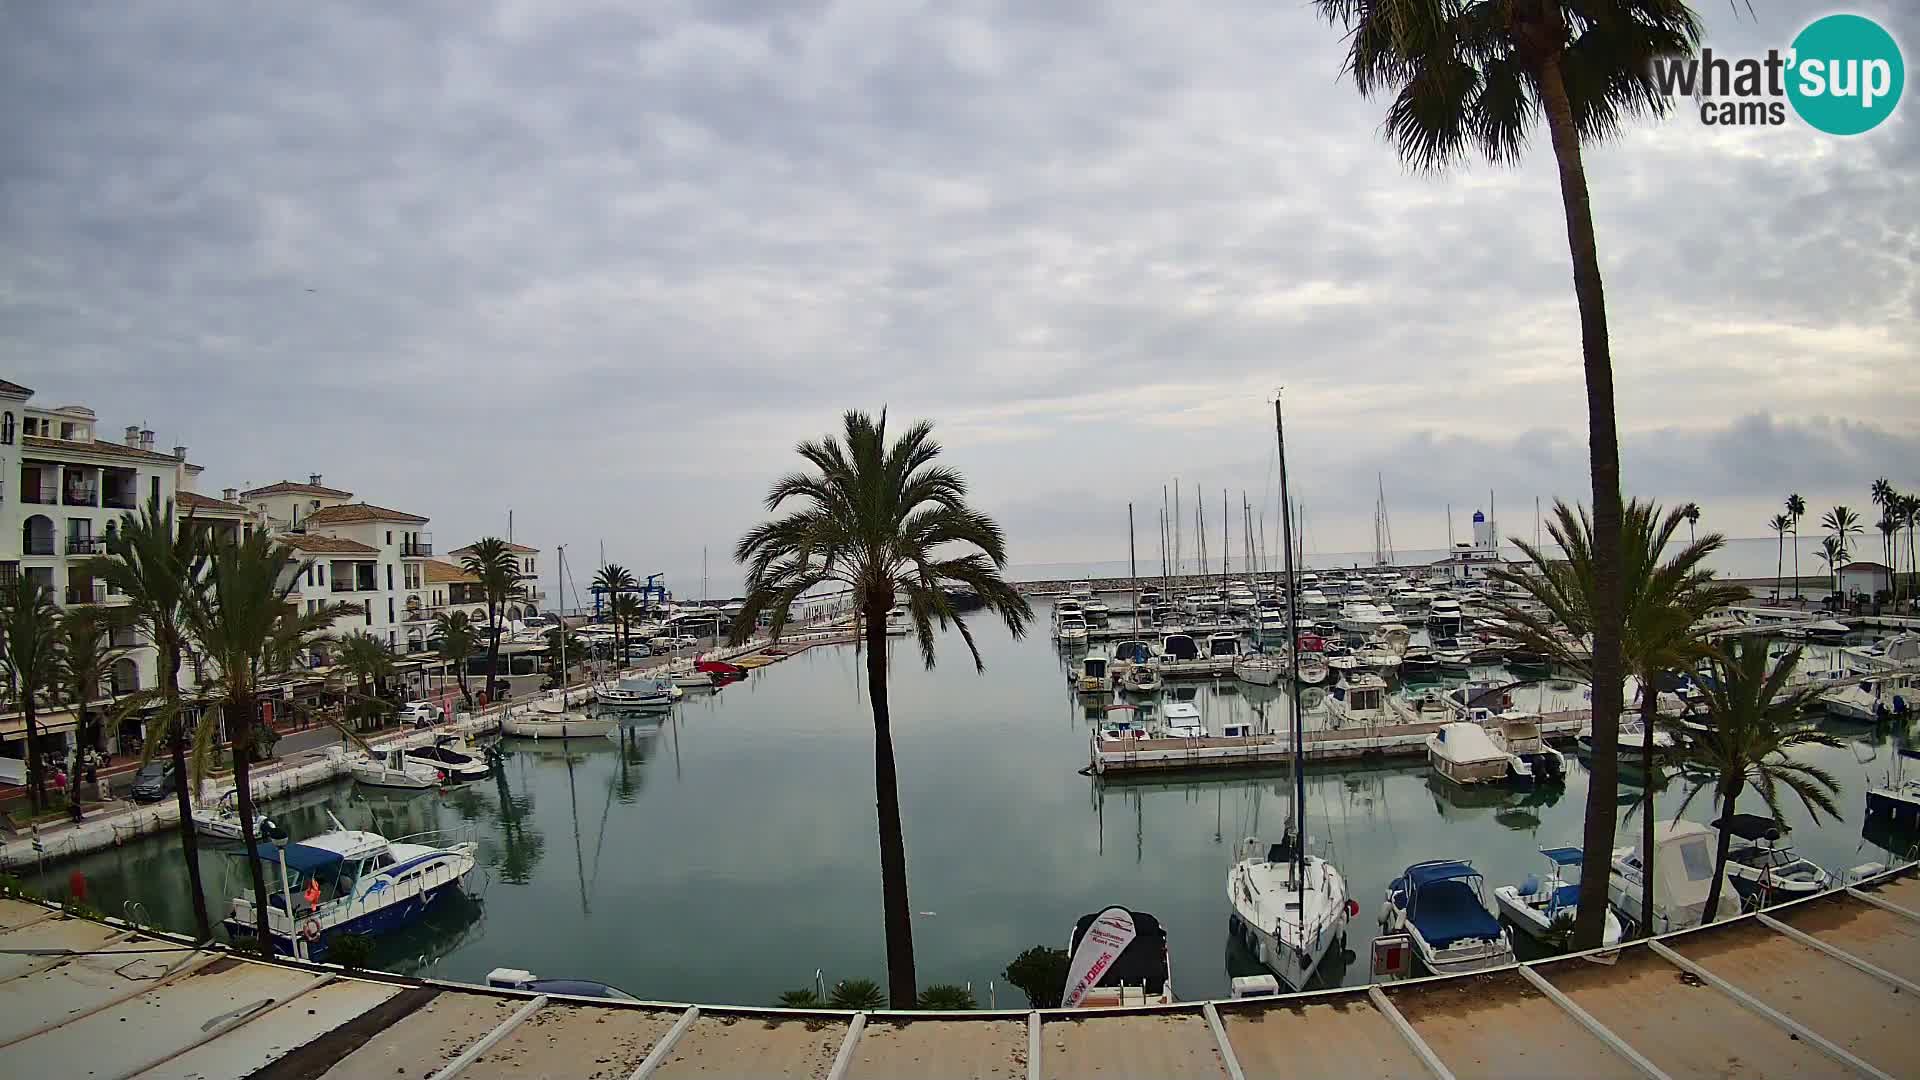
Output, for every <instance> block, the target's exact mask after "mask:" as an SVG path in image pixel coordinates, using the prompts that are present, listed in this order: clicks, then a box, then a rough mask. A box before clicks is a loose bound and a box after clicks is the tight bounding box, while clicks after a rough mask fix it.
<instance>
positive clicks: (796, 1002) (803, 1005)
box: [780, 986, 820, 1009]
mask: <svg viewBox="0 0 1920 1080" xmlns="http://www.w3.org/2000/svg"><path fill="white" fill-rule="evenodd" d="M780 1007H781V1008H783V1009H817V1008H819V1007H820V995H819V994H816V993H814V992H813V987H811V986H809V987H806V988H805V989H801V990H789V991H787V992H786V993H784V994H781V995H780Z"/></svg>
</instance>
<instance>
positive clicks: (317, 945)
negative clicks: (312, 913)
mask: <svg viewBox="0 0 1920 1080" xmlns="http://www.w3.org/2000/svg"><path fill="white" fill-rule="evenodd" d="M459 887H460V882H459V881H449V882H447V883H445V884H443V885H438V886H435V887H434V888H432V889H429V890H426V891H425V892H422V893H421V894H420V895H418V896H415V897H410V898H408V899H406V900H402V901H400V902H398V903H394V904H388V905H386V906H385V907H381V908H376V909H375V910H373V911H369V912H367V913H366V914H364V915H357V916H355V917H354V918H351V919H348V920H347V921H345V922H341V923H335V924H334V925H332V926H329V927H327V928H326V929H324V930H322V931H320V934H319V936H318V937H316V938H314V939H313V940H312V941H311V942H308V943H307V944H306V951H307V956H308V958H309V959H312V960H325V959H326V957H327V945H328V943H329V942H330V941H332V940H333V939H335V938H337V937H338V936H339V935H341V934H359V935H362V936H365V937H379V936H381V935H383V934H391V933H393V932H395V931H397V930H404V929H405V928H407V927H409V926H412V925H413V924H414V923H417V922H419V921H420V920H421V919H423V918H425V917H426V915H427V913H428V912H429V911H431V910H432V909H433V908H434V907H435V906H437V905H438V904H439V903H441V902H442V900H443V899H444V898H445V897H446V895H447V894H448V893H449V892H451V891H453V890H457V889H458V888H459ZM221 925H222V926H223V927H225V928H226V931H227V936H228V937H230V938H232V939H233V940H234V941H236V942H238V941H252V940H253V939H254V937H255V934H256V930H255V928H254V926H253V925H252V924H251V923H244V924H243V923H241V922H240V921H239V920H237V919H234V918H232V917H231V916H229V917H228V918H227V919H226V920H225V921H224V922H222V923H221ZM272 937H273V951H274V952H275V953H276V954H278V955H280V956H298V955H299V953H297V952H295V950H294V942H293V939H292V938H290V937H288V936H287V935H285V934H281V933H279V932H277V931H276V932H274V933H273V935H272Z"/></svg>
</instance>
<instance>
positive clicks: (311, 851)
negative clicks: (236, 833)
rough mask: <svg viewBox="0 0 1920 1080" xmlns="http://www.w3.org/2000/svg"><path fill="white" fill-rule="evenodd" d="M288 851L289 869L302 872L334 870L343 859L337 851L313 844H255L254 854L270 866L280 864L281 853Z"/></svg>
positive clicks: (312, 872)
mask: <svg viewBox="0 0 1920 1080" xmlns="http://www.w3.org/2000/svg"><path fill="white" fill-rule="evenodd" d="M283 850H284V851H285V852H286V857H287V869H289V870H294V871H298V872H299V873H302V874H314V873H318V872H320V871H323V870H333V869H336V868H338V867H339V865H340V863H341V862H342V861H343V860H342V859H341V857H340V853H339V852H337V851H328V850H327V849H326V848H322V847H314V846H313V845H311V844H287V845H285V846H284V847H281V846H278V845H269V846H267V847H265V848H262V847H259V846H258V845H255V847H254V849H253V856H254V858H256V859H259V860H260V861H261V862H263V863H266V864H268V865H269V866H279V865H280V853H281V852H282V851H283Z"/></svg>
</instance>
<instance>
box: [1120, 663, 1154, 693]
mask: <svg viewBox="0 0 1920 1080" xmlns="http://www.w3.org/2000/svg"><path fill="white" fill-rule="evenodd" d="M1161 683H1162V680H1161V678H1160V668H1159V667H1158V666H1157V665H1154V664H1130V665H1128V667H1127V670H1126V674H1125V675H1124V676H1123V677H1122V680H1121V688H1122V689H1124V690H1125V691H1126V692H1127V693H1129V694H1138V695H1141V696H1145V695H1148V694H1154V693H1157V692H1159V690H1160V686H1161Z"/></svg>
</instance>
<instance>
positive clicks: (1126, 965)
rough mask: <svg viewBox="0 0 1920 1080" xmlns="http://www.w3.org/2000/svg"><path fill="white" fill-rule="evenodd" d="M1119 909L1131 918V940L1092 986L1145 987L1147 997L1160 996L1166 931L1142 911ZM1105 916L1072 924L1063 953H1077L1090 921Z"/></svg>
mask: <svg viewBox="0 0 1920 1080" xmlns="http://www.w3.org/2000/svg"><path fill="white" fill-rule="evenodd" d="M1122 910H1124V911H1126V913H1127V914H1128V915H1130V916H1132V917H1133V941H1131V942H1129V943H1128V945H1127V947H1126V948H1125V949H1122V950H1121V951H1120V955H1119V956H1116V957H1114V960H1113V966H1111V967H1109V968H1108V969H1107V970H1106V971H1105V972H1104V973H1103V974H1102V975H1101V976H1100V979H1099V981H1098V982H1096V983H1094V985H1095V986H1119V985H1121V984H1122V983H1124V984H1126V985H1128V986H1145V987H1146V992H1147V994H1148V995H1149V996H1152V995H1155V994H1158V993H1160V992H1161V991H1162V990H1163V989H1165V988H1166V985H1167V931H1166V929H1165V928H1164V927H1162V926H1161V925H1160V920H1159V919H1156V918H1154V917H1153V916H1152V915H1149V914H1147V913H1146V912H1144V911H1134V910H1133V909H1132V908H1123V909H1122ZM1105 913H1106V909H1105V908H1102V909H1101V910H1099V911H1095V912H1092V913H1090V914H1086V915H1082V916H1080V919H1079V921H1077V922H1075V923H1074V924H1073V940H1072V941H1070V942H1068V944H1067V954H1068V955H1069V956H1071V955H1072V954H1074V953H1076V952H1078V951H1079V950H1080V941H1081V939H1082V938H1084V937H1086V936H1087V930H1088V929H1089V928H1090V927H1092V926H1093V921H1094V920H1095V919H1098V918H1099V917H1100V916H1101V915H1103V914H1105Z"/></svg>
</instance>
